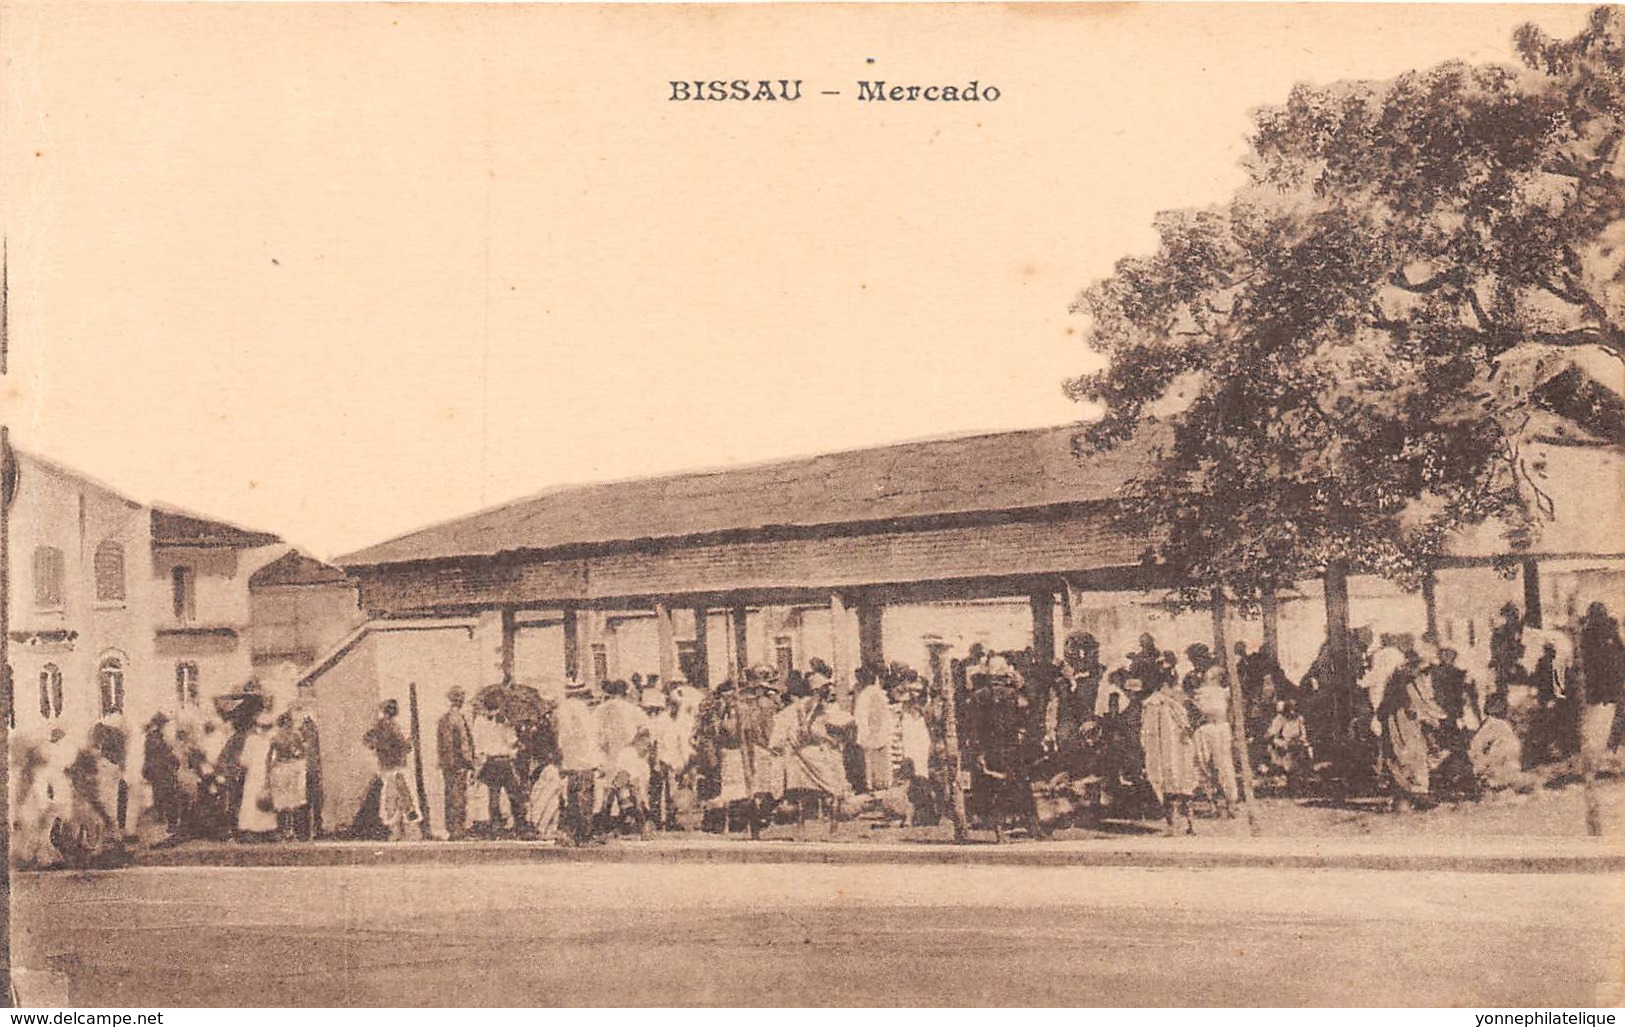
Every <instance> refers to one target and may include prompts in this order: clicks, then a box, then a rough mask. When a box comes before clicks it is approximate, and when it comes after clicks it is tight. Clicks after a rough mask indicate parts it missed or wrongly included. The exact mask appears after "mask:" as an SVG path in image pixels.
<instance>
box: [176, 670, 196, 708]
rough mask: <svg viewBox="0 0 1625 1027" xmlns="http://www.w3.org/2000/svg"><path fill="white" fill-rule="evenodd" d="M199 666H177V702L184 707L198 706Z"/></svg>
mask: <svg viewBox="0 0 1625 1027" xmlns="http://www.w3.org/2000/svg"><path fill="white" fill-rule="evenodd" d="M197 678H198V675H197V664H195V663H177V664H175V701H176V702H177V703H179V704H180V705H181V706H182V707H186V706H196V705H197Z"/></svg>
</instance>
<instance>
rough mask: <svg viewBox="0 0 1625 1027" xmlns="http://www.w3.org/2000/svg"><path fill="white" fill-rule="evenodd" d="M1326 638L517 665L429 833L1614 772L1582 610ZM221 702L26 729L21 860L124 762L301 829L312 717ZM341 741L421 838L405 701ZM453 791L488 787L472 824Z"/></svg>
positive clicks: (571, 838)
mask: <svg viewBox="0 0 1625 1027" xmlns="http://www.w3.org/2000/svg"><path fill="white" fill-rule="evenodd" d="M1330 649H1331V647H1330V646H1329V645H1326V646H1323V647H1322V649H1321V652H1320V654H1319V656H1318V657H1317V658H1316V659H1315V660H1314V662H1313V663H1312V664H1311V665H1310V667H1309V669H1308V672H1307V673H1305V674H1304V675H1302V677H1301V678H1299V679H1298V680H1296V681H1294V680H1292V679H1291V678H1290V677H1289V676H1288V675H1287V674H1286V672H1285V671H1284V670H1283V669H1282V667H1281V664H1280V662H1279V661H1278V660H1277V659H1276V657H1275V655H1274V654H1273V653H1272V652H1271V650H1270V649H1269V648H1268V647H1261V648H1259V649H1257V650H1256V651H1250V650H1249V648H1248V646H1247V645H1246V644H1244V643H1238V644H1237V645H1236V646H1235V647H1234V652H1233V659H1231V660H1229V661H1226V660H1223V659H1220V658H1218V657H1217V656H1216V655H1215V654H1214V653H1213V652H1212V651H1211V650H1210V649H1209V647H1208V646H1207V645H1206V644H1205V643H1201V642H1197V643H1193V644H1190V645H1187V646H1186V647H1185V648H1184V649H1183V652H1182V653H1181V652H1176V651H1175V650H1169V649H1162V648H1160V647H1159V645H1158V643H1157V640H1156V639H1155V638H1153V637H1152V636H1151V635H1149V634H1146V635H1142V636H1141V637H1140V639H1139V642H1138V645H1137V646H1136V648H1135V649H1134V650H1133V651H1131V652H1129V653H1126V654H1124V655H1123V657H1122V658H1121V660H1120V661H1117V664H1116V666H1113V667H1111V668H1110V669H1108V668H1107V666H1106V665H1105V663H1104V661H1103V659H1102V653H1101V647H1100V645H1099V643H1098V642H1097V641H1096V639H1095V638H1094V637H1093V636H1091V635H1090V634H1088V633H1085V632H1077V633H1074V634H1072V635H1070V636H1069V637H1068V638H1067V639H1066V644H1065V646H1064V649H1063V652H1062V653H1061V654H1060V655H1059V656H1058V657H1057V658H1056V659H1055V660H1053V661H1044V660H1040V659H1038V658H1037V657H1036V656H1035V655H1034V653H1033V652H1032V651H1031V650H1020V651H1004V652H993V651H989V650H986V649H985V648H984V647H982V646H980V645H973V646H972V647H971V648H970V650H969V652H968V653H967V654H966V655H965V657H964V658H963V659H956V660H951V661H949V662H948V663H947V664H946V665H944V666H942V667H940V668H938V672H937V673H936V674H934V675H931V676H922V675H921V674H920V673H919V672H918V671H917V670H915V669H914V668H911V667H908V666H904V665H901V664H889V665H873V666H865V667H861V668H859V669H858V671H857V673H856V675H855V682H854V688H853V691H852V694H851V695H850V696H849V697H847V696H843V695H842V694H841V693H840V690H839V689H838V687H837V685H836V682H835V675H834V674H833V672H832V671H831V669H830V668H829V667H828V666H827V665H826V664H824V663H823V662H821V661H819V660H813V661H812V663H811V666H810V667H809V669H808V670H807V671H805V672H801V671H796V670H788V671H781V670H779V669H777V668H773V667H767V666H758V667H754V668H751V669H749V670H748V671H746V672H745V673H743V674H740V675H738V676H737V677H738V680H734V679H732V678H730V679H729V680H725V681H722V682H721V683H719V684H718V685H716V686H715V687H714V688H707V687H703V686H700V685H698V684H695V683H691V682H687V681H684V680H680V679H678V680H670V681H661V680H660V679H659V678H658V677H657V676H654V675H651V676H649V677H647V678H644V677H642V676H640V675H636V674H634V675H633V676H632V679H631V680H628V681H622V680H610V681H604V682H602V683H600V684H599V685H596V686H591V685H587V684H585V683H582V682H571V683H569V684H568V685H567V686H566V688H565V689H564V694H563V697H562V699H561V700H559V701H552V700H549V699H546V698H544V697H543V696H542V695H540V694H539V693H538V692H537V691H536V690H535V689H532V688H529V687H526V686H523V685H517V684H513V683H506V684H493V685H490V686H488V687H486V688H483V689H481V690H479V692H478V693H477V694H475V695H473V696H469V695H468V694H466V693H465V692H464V691H463V690H461V689H452V690H451V691H450V692H449V693H448V700H447V708H446V709H445V711H444V712H443V713H442V714H441V715H440V716H439V718H438V721H437V723H436V725H435V731H434V741H433V743H432V744H433V752H432V764H431V765H432V766H433V768H434V769H435V770H437V771H438V773H439V775H440V782H441V785H442V789H441V794H442V795H443V797H444V799H443V802H444V810H443V813H444V819H443V824H444V829H445V833H446V835H447V836H448V837H450V838H452V839H459V838H464V837H468V836H471V835H472V836H484V837H501V836H517V837H523V838H551V839H557V840H558V841H560V842H561V843H565V844H589V843H593V842H596V841H601V840H602V839H604V838H605V837H607V836H609V835H612V834H617V833H634V834H644V835H646V834H648V833H650V832H651V831H654V830H674V829H700V830H709V831H716V832H729V831H748V832H750V833H751V834H752V835H753V836H754V835H755V834H758V833H759V832H760V831H761V830H762V829H763V828H764V827H765V826H766V825H768V824H772V823H787V822H789V823H799V824H802V825H805V824H806V823H807V822H808V821H809V820H810V821H814V822H817V821H824V822H827V823H828V825H829V826H830V829H831V830H833V828H834V825H835V824H836V823H838V822H839V821H841V820H843V819H850V818H853V817H866V818H869V819H872V820H874V821H876V822H879V823H886V822H897V823H900V824H912V825H926V826H928V825H933V824H937V823H939V822H940V821H942V820H943V819H944V818H946V817H954V818H958V817H960V816H963V818H964V826H966V827H968V828H982V829H990V830H993V831H994V832H996V833H998V834H999V835H1001V836H1002V835H1003V833H1004V832H1006V831H1008V830H1012V829H1015V830H1022V831H1025V832H1027V833H1028V834H1029V835H1032V836H1045V835H1047V834H1049V833H1050V832H1051V831H1052V830H1054V829H1055V828H1056V827H1059V826H1067V825H1069V824H1077V823H1098V822H1099V821H1101V820H1102V819H1103V818H1106V817H1108V816H1109V817H1112V818H1129V819H1143V818H1154V819H1156V820H1160V821H1162V822H1163V824H1164V825H1165V829H1166V830H1168V831H1170V832H1172V831H1177V830H1179V829H1181V828H1183V830H1185V831H1187V832H1190V831H1194V830H1195V819H1194V817H1193V812H1192V808H1193V803H1197V802H1203V803H1206V804H1209V805H1211V808H1212V815H1213V816H1215V817H1233V816H1235V815H1236V807H1237V804H1238V802H1239V801H1240V800H1241V799H1242V797H1243V793H1242V787H1241V782H1242V781H1243V780H1249V779H1251V780H1254V781H1255V782H1256V787H1257V789H1258V790H1259V791H1264V792H1271V791H1273V792H1280V793H1284V794H1288V795H1293V796H1308V795H1316V794H1319V795H1331V796H1335V797H1338V798H1343V799H1347V798H1350V797H1353V798H1382V799H1386V800H1387V801H1389V802H1391V803H1392V804H1393V806H1394V807H1395V808H1398V809H1416V808H1426V807H1428V806H1430V805H1432V804H1434V803H1436V802H1437V801H1438V800H1439V798H1440V797H1441V796H1445V797H1451V798H1479V797H1483V796H1487V795H1495V794H1504V793H1518V792H1527V791H1530V790H1532V789H1534V788H1535V787H1536V786H1537V784H1538V782H1539V780H1540V778H1539V777H1538V776H1537V774H1536V773H1535V771H1536V770H1537V768H1539V767H1541V766H1543V765H1550V764H1554V763H1557V764H1562V765H1578V762H1579V761H1577V760H1575V757H1576V756H1578V755H1581V754H1584V756H1585V757H1586V758H1588V759H1589V761H1590V765H1591V766H1592V767H1595V768H1597V769H1600V770H1604V771H1608V770H1615V769H1617V766H1616V764H1615V760H1614V755H1613V754H1614V753H1615V751H1616V750H1617V749H1618V746H1619V742H1620V726H1619V718H1618V717H1617V712H1618V701H1619V696H1620V692H1621V689H1622V687H1625V644H1622V642H1621V638H1620V631H1619V624H1618V621H1617V620H1616V619H1615V618H1613V617H1612V616H1611V615H1610V614H1609V613H1608V610H1607V609H1606V607H1605V606H1604V605H1603V604H1601V603H1593V604H1592V605H1591V607H1590V608H1589V609H1588V610H1587V612H1586V614H1585V616H1584V617H1583V618H1581V620H1580V622H1579V624H1578V626H1577V629H1576V630H1575V631H1573V632H1572V633H1564V632H1554V631H1540V630H1537V629H1533V628H1527V627H1525V626H1524V623H1523V619H1522V618H1521V617H1520V616H1519V613H1518V611H1517V609H1516V608H1515V607H1512V606H1510V605H1509V606H1508V607H1507V608H1506V609H1505V610H1503V611H1502V615H1501V618H1500V621H1499V623H1498V624H1497V625H1496V627H1495V628H1494V631H1493V633H1492V636H1491V638H1490V640H1489V653H1490V660H1489V663H1488V674H1487V675H1486V677H1487V680H1485V681H1482V682H1480V681H1478V680H1476V679H1475V677H1474V675H1473V674H1471V673H1470V672H1469V671H1468V670H1466V669H1464V668H1463V667H1462V666H1460V665H1459V662H1458V657H1457V654H1456V653H1455V652H1453V651H1452V650H1451V649H1449V648H1445V647H1439V646H1437V645H1435V644H1433V643H1432V642H1431V641H1430V640H1427V639H1418V638H1416V637H1414V636H1412V635H1408V634H1397V633H1396V634H1382V635H1376V636H1373V634H1372V633H1371V632H1370V631H1369V630H1367V629H1364V628H1361V629H1356V630H1354V631H1352V632H1350V634H1349V636H1348V638H1347V639H1346V647H1345V656H1344V658H1345V659H1347V660H1348V666H1349V667H1350V668H1351V671H1352V674H1353V676H1354V678H1355V679H1356V687H1354V688H1353V689H1339V688H1337V687H1336V685H1335V681H1336V677H1335V675H1334V672H1333V655H1334V654H1333V653H1332V652H1331V651H1330ZM1227 662H1228V666H1227ZM1232 674H1234V676H1235V687H1232V682H1231V675H1232ZM1233 702H1234V703H1236V704H1238V705H1236V706H1234V707H1233V705H1232V704H1233ZM216 708H217V712H218V713H219V714H220V716H219V719H218V720H216V719H212V718H211V719H208V720H205V721H203V722H201V723H198V722H186V723H175V722H174V721H171V720H170V719H169V718H167V717H166V716H165V715H164V714H162V713H160V714H157V715H155V716H154V717H153V718H152V719H151V721H150V722H148V724H147V725H146V727H145V731H144V733H143V737H142V740H141V744H140V745H139V746H138V747H136V748H135V752H133V753H129V752H127V751H126V750H127V749H129V748H130V747H129V745H128V742H127V739H126V737H125V735H124V732H123V730H122V729H121V728H120V727H119V726H117V725H114V724H108V723H99V724H97V725H96V726H95V728H94V729H93V730H92V731H91V733H90V737H89V738H88V739H86V740H85V742H84V744H83V745H82V746H80V747H77V748H75V747H73V746H71V745H69V744H67V742H66V740H65V739H64V738H62V737H61V732H60V731H57V732H55V733H54V734H53V736H52V737H51V739H50V741H49V742H48V743H46V744H44V745H40V746H30V747H24V748H23V750H22V751H21V752H20V753H19V755H18V758H17V761H16V764H15V765H16V767H17V771H16V773H15V774H14V777H13V788H14V804H13V810H14V820H13V830H14V835H13V837H14V839H15V841H14V854H15V855H16V857H17V858H18V859H19V860H20V861H21V862H22V863H23V864H24V865H47V864H50V863H53V862H63V861H66V862H69V863H74V864H88V863H91V862H94V861H96V860H98V859H100V860H104V861H105V860H106V859H108V858H116V857H117V856H118V855H119V854H120V852H121V851H122V848H121V847H122V845H123V844H124V841H125V836H126V832H125V831H124V830H123V829H122V827H123V826H124V825H125V824H126V811H127V807H128V804H129V796H128V789H127V787H126V784H125V780H126V777H125V771H124V768H125V765H126V759H127V758H130V757H132V756H133V757H135V758H139V759H140V761H141V780H142V782H143V784H144V785H145V786H146V787H147V788H148V789H149V790H150V802H149V803H146V804H144V805H143V809H144V810H145V812H144V813H143V814H142V816H141V818H139V820H140V822H139V823H138V824H137V825H134V832H133V833H134V834H135V835H136V836H137V837H138V838H140V839H141V840H144V841H148V842H150V843H154V844H166V843H173V842H176V841H182V840H186V839H192V838H202V839H227V838H230V839H237V840H242V841H249V840H259V839H265V840H272V839H283V840H293V839H311V838H316V837H319V836H321V835H322V834H323V833H324V831H323V824H322V817H321V810H322V781H321V745H322V739H321V733H320V731H319V729H318V726H317V724H316V722H315V720H314V719H313V717H312V716H311V715H310V713H309V712H308V711H307V710H305V709H303V708H301V707H300V706H298V705H295V706H293V707H291V708H289V709H286V710H282V711H280V712H277V711H273V710H272V709H271V704H270V701H269V699H268V697H266V696H263V695H261V694H259V693H258V692H257V690H255V689H254V688H253V687H252V686H250V687H249V688H246V689H244V690H243V691H242V692H240V693H236V694H233V695H231V696H227V697H223V699H222V700H221V701H219V702H217V704H216ZM345 742H350V740H341V742H340V744H344V743H345ZM351 744H358V745H361V746H364V747H365V748H366V749H367V750H368V751H370V753H371V754H372V758H373V760H374V761H375V767H376V774H375V777H374V780H373V782H372V787H371V789H370V790H369V792H368V794H367V795H366V797H365V800H364V801H363V803H362V804H361V810H360V812H359V814H358V815H357V816H356V818H355V819H354V821H353V822H352V823H351V824H349V825H345V826H343V827H342V828H340V829H339V831H337V832H335V833H337V834H341V835H347V836H352V837H366V838H378V839H383V838H404V837H408V836H410V835H411V834H412V833H413V832H416V833H417V834H419V835H420V836H426V835H427V833H428V832H427V826H428V825H427V818H426V817H425V811H424V810H423V809H422V803H423V801H424V800H425V795H426V792H425V790H424V787H423V782H422V779H421V777H420V776H418V775H417V774H415V773H414V772H413V771H414V769H415V768H414V764H413V760H412V754H413V747H414V744H413V740H412V738H411V736H410V733H409V732H408V731H407V730H406V729H405V728H403V726H402V725H401V723H400V709H399V706H398V704H397V703H396V702H395V701H394V700H389V701H387V702H384V703H382V704H381V705H380V707H379V708H378V710H377V715H376V718H375V720H374V722H373V724H372V725H371V726H370V727H369V728H368V729H367V731H366V732H365V734H364V735H363V736H362V737H360V738H357V739H354V740H353V742H351ZM429 756H430V753H428V752H426V753H424V754H422V757H420V762H421V763H424V764H430V763H431V761H430V759H429V758H427V757H429ZM1561 774H1562V771H1561V769H1560V770H1559V772H1558V776H1561ZM1546 776H1547V777H1548V778H1549V777H1551V776H1552V775H1550V774H1548V775H1546ZM956 786H957V787H956ZM471 795H472V796H476V797H483V798H484V800H485V801H484V808H483V809H481V810H476V811H474V812H475V814H476V816H474V817H472V818H471V817H470V811H469V808H468V803H469V798H470V796H471ZM961 808H962V813H961V812H960V810H961ZM480 813H483V814H484V816H483V817H481V816H478V814H480Z"/></svg>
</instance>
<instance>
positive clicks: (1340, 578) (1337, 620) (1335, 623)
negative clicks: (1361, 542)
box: [1325, 560, 1355, 738]
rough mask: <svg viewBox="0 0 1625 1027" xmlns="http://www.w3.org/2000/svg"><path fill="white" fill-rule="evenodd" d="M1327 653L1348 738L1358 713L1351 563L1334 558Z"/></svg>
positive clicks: (1329, 570) (1340, 723) (1340, 724)
mask: <svg viewBox="0 0 1625 1027" xmlns="http://www.w3.org/2000/svg"><path fill="white" fill-rule="evenodd" d="M1325 588H1326V654H1327V657H1328V659H1329V662H1330V663H1331V668H1330V669H1331V678H1332V680H1331V683H1330V684H1331V692H1332V708H1333V709H1334V710H1336V711H1337V732H1338V734H1339V736H1341V737H1343V738H1347V737H1348V736H1349V733H1350V725H1351V722H1352V719H1353V716H1354V680H1355V679H1354V667H1353V661H1352V659H1351V658H1350V654H1349V565H1348V561H1347V560H1333V561H1331V562H1330V563H1328V564H1327V565H1326V581H1325Z"/></svg>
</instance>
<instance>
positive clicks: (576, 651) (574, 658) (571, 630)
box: [564, 606, 585, 681]
mask: <svg viewBox="0 0 1625 1027" xmlns="http://www.w3.org/2000/svg"><path fill="white" fill-rule="evenodd" d="M564 676H565V677H566V678H568V679H569V680H571V681H582V680H585V678H584V676H583V675H582V673H581V612H580V611H579V610H577V609H576V608H575V607H573V606H566V607H565V608H564Z"/></svg>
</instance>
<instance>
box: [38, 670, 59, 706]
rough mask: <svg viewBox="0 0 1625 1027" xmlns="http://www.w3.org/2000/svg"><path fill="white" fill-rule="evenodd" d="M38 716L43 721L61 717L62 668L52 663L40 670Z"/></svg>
mask: <svg viewBox="0 0 1625 1027" xmlns="http://www.w3.org/2000/svg"><path fill="white" fill-rule="evenodd" d="M39 715H40V717H41V718H42V719H44V720H55V719H56V718H58V717H60V716H62V668H60V667H58V666H57V665H56V664H54V663H47V664H46V665H45V666H43V667H41V668H40V672H39Z"/></svg>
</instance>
